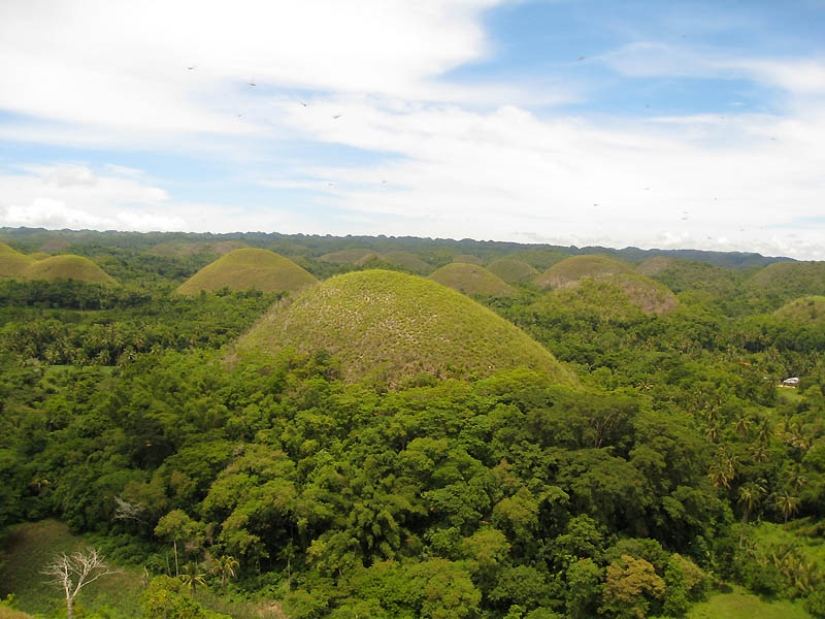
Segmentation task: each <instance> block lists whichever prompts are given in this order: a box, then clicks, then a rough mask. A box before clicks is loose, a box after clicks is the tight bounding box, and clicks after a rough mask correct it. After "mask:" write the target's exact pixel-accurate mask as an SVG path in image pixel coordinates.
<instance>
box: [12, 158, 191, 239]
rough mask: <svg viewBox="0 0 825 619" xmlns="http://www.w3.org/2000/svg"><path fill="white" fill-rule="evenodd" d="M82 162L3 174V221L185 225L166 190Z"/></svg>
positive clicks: (125, 227) (107, 225) (50, 225)
mask: <svg viewBox="0 0 825 619" xmlns="http://www.w3.org/2000/svg"><path fill="white" fill-rule="evenodd" d="M128 172H129V175H116V174H110V175H107V176H98V175H95V174H94V173H93V172H92V170H90V169H89V168H88V167H86V166H82V165H68V164H63V165H57V166H30V167H28V168H26V169H25V171H24V172H23V173H17V174H5V175H0V225H3V226H28V227H45V228H90V229H97V230H108V229H117V230H143V231H149V230H180V229H183V227H184V223H185V222H184V220H183V219H181V218H180V217H179V216H178V215H176V214H170V213H169V212H168V211H167V209H166V208H165V207H164V205H165V203H167V202H168V200H169V196H168V194H167V193H166V191H164V190H163V189H160V188H158V187H154V186H152V185H147V184H144V183H141V182H139V181H137V180H135V178H134V176H135V171H134V170H131V171H128Z"/></svg>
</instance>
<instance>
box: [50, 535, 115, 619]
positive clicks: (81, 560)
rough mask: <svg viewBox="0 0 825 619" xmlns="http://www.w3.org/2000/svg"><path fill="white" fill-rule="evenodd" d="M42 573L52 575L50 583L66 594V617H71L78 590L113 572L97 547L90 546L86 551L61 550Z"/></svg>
mask: <svg viewBox="0 0 825 619" xmlns="http://www.w3.org/2000/svg"><path fill="white" fill-rule="evenodd" d="M42 573H43V574H45V575H46V576H51V577H52V578H51V579H50V580H49V582H50V583H52V584H53V585H55V586H57V587H59V588H60V589H63V591H64V592H65V594H66V612H67V616H68V619H73V608H74V600H75V598H76V597H77V594H78V593H80V590H81V589H82V588H83V587H85V586H86V585H88V584H91V583H93V582H94V581H96V580H97V579H98V578H101V577H103V576H106V575H108V574H113V573H114V572H113V571H112V570H111V569H109V566H108V564H107V563H106V562H105V561H104V560H103V555H101V554H100V553H99V552H98V551H97V548H90V549H89V550H88V551H86V552H74V553H72V554H71V555H67V554H66V553H65V552H63V553H61V554H59V555H55V556H54V559H53V560H52V562H51V563H49V564H48V565H47V566H46V567H45V569H44V570H43V572H42Z"/></svg>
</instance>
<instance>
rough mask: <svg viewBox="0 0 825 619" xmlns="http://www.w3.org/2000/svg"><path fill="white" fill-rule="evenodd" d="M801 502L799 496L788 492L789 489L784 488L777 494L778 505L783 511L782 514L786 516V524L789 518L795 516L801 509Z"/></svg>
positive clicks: (776, 502)
mask: <svg viewBox="0 0 825 619" xmlns="http://www.w3.org/2000/svg"><path fill="white" fill-rule="evenodd" d="M799 503H800V499H799V497H798V496H794V495H792V494H791V493H790V492H788V490H783V491H782V492H780V493H778V494H777V495H776V498H775V504H776V507H777V509H779V511H781V512H782V515H783V516H785V523H786V524H787V522H788V518H790V517H791V516H793V515H794V514H795V513H796V512H797V511H798V510H799Z"/></svg>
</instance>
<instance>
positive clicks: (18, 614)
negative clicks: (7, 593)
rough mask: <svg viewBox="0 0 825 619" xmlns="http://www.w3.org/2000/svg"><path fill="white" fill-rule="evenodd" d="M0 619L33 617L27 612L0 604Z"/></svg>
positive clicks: (26, 618)
mask: <svg viewBox="0 0 825 619" xmlns="http://www.w3.org/2000/svg"><path fill="white" fill-rule="evenodd" d="M0 619H33V618H32V616H31V615H29V614H28V613H24V612H23V611H22V610H16V609H14V608H7V607H4V606H0Z"/></svg>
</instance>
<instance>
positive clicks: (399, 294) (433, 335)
mask: <svg viewBox="0 0 825 619" xmlns="http://www.w3.org/2000/svg"><path fill="white" fill-rule="evenodd" d="M288 347H291V348H294V349H296V350H298V351H301V352H305V353H311V352H314V351H318V350H326V351H327V352H329V353H331V354H333V355H336V356H337V357H338V358H339V359H340V360H341V363H342V373H343V376H344V378H345V379H347V380H351V381H355V380H360V379H363V378H367V377H375V378H378V379H380V380H383V381H386V383H387V384H388V385H390V386H392V387H395V386H399V385H403V384H404V383H405V382H406V381H408V380H409V379H411V378H413V377H415V376H417V375H419V374H430V375H433V376H435V377H439V378H451V377H456V378H476V377H484V376H488V375H490V374H492V373H493V372H495V371H496V370H500V369H506V368H515V367H521V366H526V367H529V368H532V369H534V370H537V371H540V372H543V373H545V374H547V375H549V376H550V377H551V379H552V380H555V381H557V382H563V383H572V382H574V381H575V379H574V377H573V375H572V373H571V372H570V371H569V370H568V369H567V368H565V367H564V366H562V365H561V364H560V363H559V362H558V361H557V360H556V359H555V357H553V355H552V354H550V353H549V352H548V351H547V350H546V349H545V348H543V347H542V346H541V345H540V344H538V343H537V342H535V341H534V340H532V339H530V337H528V336H527V335H526V334H525V333H524V332H523V331H521V330H519V329H518V328H517V327H515V326H514V325H512V324H511V323H509V322H507V321H506V320H504V319H503V318H501V317H500V316H497V315H496V314H494V313H493V312H491V311H490V310H488V309H487V308H485V307H483V306H482V305H480V304H478V303H476V302H475V301H473V300H472V299H469V298H468V297H466V296H464V295H462V294H460V293H458V292H455V291H454V290H451V289H449V288H447V287H445V286H442V285H440V284H437V283H436V282H433V281H430V280H428V279H424V278H422V277H417V276H413V275H406V274H403V273H396V272H392V271H384V270H378V269H376V270H368V271H360V272H354V273H347V274H345V275H338V276H335V277H332V278H330V279H328V280H326V281H324V282H322V283H321V284H319V285H318V286H314V287H312V288H310V289H307V290H305V291H303V292H302V293H300V294H299V295H298V296H296V297H295V298H294V299H293V300H292V301H291V302H289V303H283V304H279V305H277V306H276V307H274V308H273V309H272V310H270V312H269V313H268V314H267V315H266V316H264V318H263V319H261V320H260V321H259V322H258V324H256V325H255V326H254V327H253V328H252V329H251V330H250V331H249V332H248V333H247V334H246V335H245V336H243V337H242V338H241V339H240V340H239V342H238V344H237V352H238V353H239V354H240V355H241V356H249V355H256V354H264V355H268V354H269V355H271V354H276V353H278V352H279V351H280V350H282V349H284V348H288Z"/></svg>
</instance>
